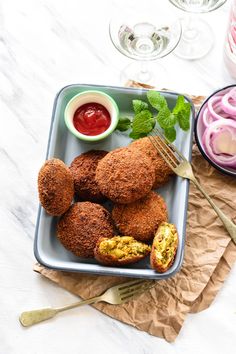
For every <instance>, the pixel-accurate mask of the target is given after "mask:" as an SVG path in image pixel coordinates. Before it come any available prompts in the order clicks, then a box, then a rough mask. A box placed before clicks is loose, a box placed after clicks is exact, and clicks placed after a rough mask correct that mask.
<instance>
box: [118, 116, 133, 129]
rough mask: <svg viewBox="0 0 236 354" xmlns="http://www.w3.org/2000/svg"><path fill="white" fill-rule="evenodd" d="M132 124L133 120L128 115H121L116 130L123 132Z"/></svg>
mask: <svg viewBox="0 0 236 354" xmlns="http://www.w3.org/2000/svg"><path fill="white" fill-rule="evenodd" d="M130 126H131V120H130V119H129V118H127V117H119V122H118V124H117V127H116V130H119V131H121V132H124V131H126V130H127V129H129V128H130Z"/></svg>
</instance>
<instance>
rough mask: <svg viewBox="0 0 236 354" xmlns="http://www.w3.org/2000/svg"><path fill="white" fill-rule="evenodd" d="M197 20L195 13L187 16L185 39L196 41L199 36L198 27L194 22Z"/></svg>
mask: <svg viewBox="0 0 236 354" xmlns="http://www.w3.org/2000/svg"><path fill="white" fill-rule="evenodd" d="M195 22H196V20H195V15H193V14H188V15H187V16H186V18H185V23H186V26H185V28H184V32H183V38H184V40H185V41H189V42H191V41H194V40H195V39H196V38H197V37H198V30H197V27H196V26H194V23H195Z"/></svg>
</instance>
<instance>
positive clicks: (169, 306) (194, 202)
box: [34, 84, 236, 342]
mask: <svg viewBox="0 0 236 354" xmlns="http://www.w3.org/2000/svg"><path fill="white" fill-rule="evenodd" d="M133 86H137V85H135V84H133ZM192 98H193V100H194V103H195V105H196V108H198V105H199V104H200V103H201V101H202V99H203V97H202V96H198V97H192ZM192 165H193V169H194V172H195V175H196V177H197V178H198V179H199V181H200V183H201V184H202V186H204V187H205V189H206V190H207V192H208V193H209V195H210V196H211V197H212V198H214V200H215V201H216V202H217V204H218V206H219V207H220V208H222V210H223V211H224V212H225V213H226V214H227V215H229V216H231V217H232V218H233V219H236V212H235V197H236V181H235V179H234V178H232V177H228V176H225V175H221V174H220V173H219V172H217V171H216V170H215V169H214V168H213V167H211V166H210V165H209V164H208V162H207V161H206V160H204V159H203V158H202V156H201V155H200V153H199V151H198V149H197V147H196V145H195V144H194V146H193V156H192ZM235 260H236V246H235V245H234V244H233V242H232V241H230V237H229V236H228V235H227V232H226V231H225V230H224V228H223V226H222V224H221V221H220V220H219V219H218V217H217V216H216V214H215V213H214V211H213V210H212V209H211V207H210V205H209V204H208V202H207V201H206V200H205V199H204V198H203V197H202V195H201V194H200V192H199V191H198V190H197V189H196V188H195V187H194V186H193V185H190V192H189V205H188V223H187V239H186V246H185V256H184V262H183V266H182V268H181V270H180V272H179V273H177V274H176V275H175V276H174V277H172V278H170V279H167V280H162V281H157V282H156V285H155V287H154V288H152V289H151V290H149V291H147V292H145V293H143V294H142V295H140V296H139V297H138V298H136V299H134V300H132V301H130V302H128V303H125V304H122V305H109V304H105V303H98V304H95V305H94V307H96V308H97V309H98V310H100V311H102V312H104V313H105V314H107V315H109V316H111V317H113V318H115V319H117V320H120V321H122V322H124V323H127V324H130V325H132V326H134V327H136V328H138V329H140V330H143V331H146V332H148V333H150V334H152V335H155V336H159V337H163V338H165V339H166V340H167V341H169V342H171V341H174V340H175V338H176V336H177V335H178V333H179V331H180V329H181V327H182V325H183V323H184V319H185V318H186V315H187V314H188V313H189V312H193V313H194V312H198V311H201V310H203V309H206V308H207V307H208V306H209V305H210V304H211V302H212V301H213V299H214V298H215V296H216V294H217V292H218V290H219V289H220V287H221V285H222V283H223V282H224V279H225V277H226V276H227V274H228V273H229V271H230V269H231V267H232V265H233V263H234V261H235ZM34 270H35V271H36V272H38V273H41V274H42V275H44V276H46V277H47V278H49V279H51V280H52V281H54V282H55V283H57V284H58V285H59V286H62V287H63V288H65V289H67V290H68V291H70V292H72V293H73V294H75V295H78V296H80V297H82V298H89V297H92V296H95V295H98V294H100V293H102V292H103V291H104V290H106V289H107V288H109V287H111V286H113V285H115V284H117V283H120V282H122V281H126V280H127V279H125V278H120V277H119V278H117V277H110V276H95V275H85V274H79V273H67V272H59V271H53V270H49V269H47V268H44V267H43V266H42V265H40V264H36V265H35V267H34Z"/></svg>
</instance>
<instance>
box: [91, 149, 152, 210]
mask: <svg viewBox="0 0 236 354" xmlns="http://www.w3.org/2000/svg"><path fill="white" fill-rule="evenodd" d="M154 180H155V168H154V166H153V164H152V161H151V159H150V158H149V157H148V156H146V155H144V154H143V153H142V152H140V151H139V150H134V149H129V148H119V149H116V150H113V151H111V152H109V153H108V154H107V155H106V156H105V157H104V158H103V159H102V160H101V161H99V163H98V166H97V170H96V181H97V183H98V186H99V188H100V190H101V192H102V194H104V195H105V196H106V197H107V198H109V199H111V200H112V201H113V202H117V203H123V204H128V203H132V202H134V201H136V200H138V199H140V198H142V197H144V196H145V195H146V194H147V193H148V192H149V191H150V190H151V189H152V186H153V183H154Z"/></svg>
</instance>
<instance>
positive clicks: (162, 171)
mask: <svg viewBox="0 0 236 354" xmlns="http://www.w3.org/2000/svg"><path fill="white" fill-rule="evenodd" d="M129 147H130V148H131V149H134V150H136V149H137V150H139V151H141V152H142V153H144V154H146V155H147V156H148V157H149V158H150V159H151V161H152V164H153V166H154V168H155V182H154V185H153V189H156V188H158V187H160V186H163V185H164V184H166V183H167V182H168V181H169V179H170V176H171V175H173V171H172V170H171V168H170V167H169V166H168V165H167V163H166V162H165V161H164V160H163V158H162V157H161V156H160V155H159V154H158V152H157V149H156V148H155V147H154V145H153V144H152V142H151V141H150V139H149V138H141V139H138V140H135V141H133V142H132V143H131V144H130V145H129Z"/></svg>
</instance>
